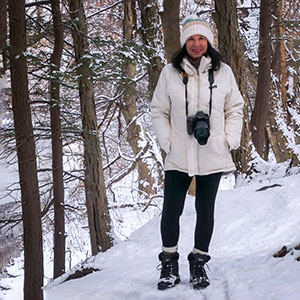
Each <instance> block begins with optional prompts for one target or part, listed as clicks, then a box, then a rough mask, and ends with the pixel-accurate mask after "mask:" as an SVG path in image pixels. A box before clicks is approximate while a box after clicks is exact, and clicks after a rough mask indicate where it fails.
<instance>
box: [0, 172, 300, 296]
mask: <svg viewBox="0 0 300 300" xmlns="http://www.w3.org/2000/svg"><path fill="white" fill-rule="evenodd" d="M299 182H300V175H299V174H298V175H293V176H289V177H285V178H281V179H275V180H267V181H263V182H260V183H254V184H249V185H247V186H243V187H240V188H236V189H233V190H225V191H220V192H219V194H218V198H217V206H216V218H215V220H216V222H215V232H214V236H213V240H212V243H211V248H210V254H211V256H212V259H211V261H210V262H209V268H210V270H208V275H209V277H210V279H211V286H210V287H208V288H207V289H206V290H204V291H194V290H193V289H192V288H191V287H190V285H189V282H188V278H189V275H188V263H187V259H186V256H187V255H188V253H189V251H190V250H191V248H192V246H193V228H194V221H195V213H194V204H193V199H192V198H191V197H188V199H187V201H186V206H185V210H184V214H183V216H182V219H181V238H180V243H179V252H180V254H181V257H180V274H181V278H182V283H181V284H179V285H178V286H176V287H175V288H173V289H170V290H167V291H158V290H157V289H156V281H157V279H158V276H159V271H157V270H156V266H157V265H158V260H157V255H158V252H159V251H160V236H159V221H160V220H159V217H155V218H154V219H152V220H151V221H149V222H148V223H147V224H146V225H144V226H143V227H142V228H140V229H138V230H137V231H136V232H134V233H133V234H132V235H131V236H130V238H129V240H128V241H124V242H120V243H118V244H117V245H116V246H114V247H113V248H112V249H110V250H109V251H107V252H106V253H101V254H99V255H98V256H97V257H96V258H94V259H93V260H91V261H90V264H89V265H91V266H93V267H94V268H99V269H100V270H101V271H99V272H95V273H93V274H91V275H88V276H86V277H84V278H81V279H77V280H71V281H68V282H65V283H62V284H60V283H59V282H60V281H61V279H58V280H57V281H56V282H51V283H49V284H48V285H47V286H46V287H45V298H46V300H57V299H65V300H67V299H72V300H77V299H80V300H82V299H93V300H98V299H99V300H100V299H101V300H123V299H130V300H153V299H164V300H173V299H174V300H179V299H182V300H183V299H186V300H193V299H211V300H219V299H220V300H221V299H222V300H229V299H231V300H268V299H270V300H271V299H272V300H299V299H300V279H299V278H300V261H296V260H295V259H296V258H297V257H298V256H300V251H299V250H298V251H297V250H293V251H291V252H290V253H289V254H287V255H286V256H285V257H283V258H273V257H272V255H273V254H274V253H275V252H276V251H277V250H279V249H280V248H281V246H283V245H287V246H288V247H290V248H292V247H294V246H296V245H297V244H299V243H300V232H299V228H300V217H299V216H300V194H299ZM273 184H278V185H280V186H276V187H272V188H269V189H266V190H264V191H256V190H257V189H259V188H262V187H264V186H271V185H273ZM4 299H6V298H4Z"/></svg>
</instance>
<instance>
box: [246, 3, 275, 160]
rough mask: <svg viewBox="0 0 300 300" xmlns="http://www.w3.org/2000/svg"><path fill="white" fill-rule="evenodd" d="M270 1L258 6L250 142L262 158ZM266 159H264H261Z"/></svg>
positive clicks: (268, 78)
mask: <svg viewBox="0 0 300 300" xmlns="http://www.w3.org/2000/svg"><path fill="white" fill-rule="evenodd" d="M271 11H272V0H261V4H260V26H259V27H260V30H259V33H260V42H259V49H258V55H259V61H258V62H259V67H258V79H257V90H256V100H255V106H254V111H253V113H252V119H251V127H252V141H253V144H254V146H255V148H256V150H257V152H258V154H259V155H260V156H261V157H263V156H264V155H263V154H264V148H265V146H266V143H267V141H266V129H265V128H266V120H267V110H268V103H269V100H270V87H271V72H270V69H271V61H272V47H271V38H270V27H271V22H272V15H271ZM263 158H265V159H266V157H263Z"/></svg>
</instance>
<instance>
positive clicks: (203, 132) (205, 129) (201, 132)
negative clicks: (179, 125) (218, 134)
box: [194, 121, 209, 145]
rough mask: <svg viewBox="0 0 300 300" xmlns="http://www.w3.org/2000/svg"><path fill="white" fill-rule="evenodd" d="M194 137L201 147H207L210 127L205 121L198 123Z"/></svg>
mask: <svg viewBox="0 0 300 300" xmlns="http://www.w3.org/2000/svg"><path fill="white" fill-rule="evenodd" d="M194 137H195V138H196V140H197V141H198V143H199V144H200V145H205V144H206V143H207V139H208V137H209V126H208V124H207V122H205V121H198V122H197V123H196V126H195V130H194Z"/></svg>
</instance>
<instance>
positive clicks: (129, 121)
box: [120, 0, 156, 195]
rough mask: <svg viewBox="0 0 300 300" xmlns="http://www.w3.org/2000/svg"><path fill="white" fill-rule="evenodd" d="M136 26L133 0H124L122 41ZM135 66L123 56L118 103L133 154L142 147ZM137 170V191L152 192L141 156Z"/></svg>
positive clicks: (145, 165) (145, 164)
mask: <svg viewBox="0 0 300 300" xmlns="http://www.w3.org/2000/svg"><path fill="white" fill-rule="evenodd" d="M135 26H136V15H135V1H134V0H124V21H123V37H124V41H123V42H124V43H126V42H127V41H131V40H132V39H133V30H134V27H135ZM135 72H136V68H135V65H134V64H132V63H131V62H130V61H128V60H127V59H126V58H124V64H123V75H124V77H126V78H127V79H128V80H127V82H126V86H125V87H124V88H125V92H124V95H123V101H122V103H121V104H120V110H121V112H122V115H123V116H124V119H125V122H126V125H127V126H128V129H127V141H128V143H129V145H130V146H131V148H132V151H133V154H134V155H135V156H137V155H138V154H139V153H140V152H141V151H143V148H142V147H141V146H140V145H142V144H144V142H143V138H142V137H141V135H142V130H143V129H142V128H141V126H140V125H139V124H138V122H137V108H136V99H137V92H136V85H135V83H134V78H135ZM137 171H138V185H139V191H141V192H144V193H146V195H151V194H154V193H155V192H156V191H155V189H154V179H153V178H152V176H151V171H150V170H149V168H148V164H147V163H146V162H144V161H143V157H141V159H139V160H138V162H137Z"/></svg>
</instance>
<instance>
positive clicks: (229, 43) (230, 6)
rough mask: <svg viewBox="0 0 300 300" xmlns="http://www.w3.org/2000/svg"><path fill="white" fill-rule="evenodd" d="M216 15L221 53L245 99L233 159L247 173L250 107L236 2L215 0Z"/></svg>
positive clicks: (214, 16) (239, 168) (241, 170)
mask: <svg viewBox="0 0 300 300" xmlns="http://www.w3.org/2000/svg"><path fill="white" fill-rule="evenodd" d="M215 9H216V13H214V14H213V18H214V20H215V22H216V25H217V28H218V41H219V43H218V45H219V51H220V53H221V54H222V55H223V57H224V58H225V61H226V62H227V63H228V64H229V65H230V67H231V68H232V71H233V73H234V75H235V78H236V81H237V84H238V87H239V89H240V91H241V93H242V95H243V97H244V100H245V105H244V108H243V116H244V117H243V129H242V136H241V147H240V148H239V149H238V150H235V151H233V152H232V155H233V159H234V162H235V165H236V168H237V170H238V172H240V173H244V174H245V173H247V171H248V168H249V161H250V160H251V154H250V153H251V148H250V132H249V117H248V105H247V101H246V99H245V98H246V94H247V90H246V85H245V82H244V76H243V74H244V64H243V62H244V61H245V57H244V53H245V46H244V44H243V43H242V42H241V39H240V36H239V28H238V22H237V13H236V1H235V0H225V1H224V0H215Z"/></svg>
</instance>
